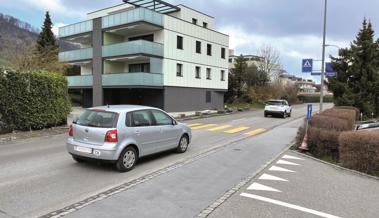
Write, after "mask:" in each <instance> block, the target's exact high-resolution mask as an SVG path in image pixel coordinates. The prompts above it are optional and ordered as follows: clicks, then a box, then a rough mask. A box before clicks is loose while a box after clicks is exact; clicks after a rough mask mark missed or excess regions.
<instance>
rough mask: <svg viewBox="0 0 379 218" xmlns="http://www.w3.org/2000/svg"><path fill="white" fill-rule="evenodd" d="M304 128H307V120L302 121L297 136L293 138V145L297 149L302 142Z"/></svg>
mask: <svg viewBox="0 0 379 218" xmlns="http://www.w3.org/2000/svg"><path fill="white" fill-rule="evenodd" d="M306 128H307V119H304V121H303V124H302V125H301V126H300V127H299V129H298V130H297V134H296V138H295V145H296V146H297V147H299V146H300V145H301V143H302V142H303V140H304V137H305V131H306Z"/></svg>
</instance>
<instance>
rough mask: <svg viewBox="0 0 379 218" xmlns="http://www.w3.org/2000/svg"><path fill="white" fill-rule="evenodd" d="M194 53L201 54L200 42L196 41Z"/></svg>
mask: <svg viewBox="0 0 379 218" xmlns="http://www.w3.org/2000/svg"><path fill="white" fill-rule="evenodd" d="M196 53H198V54H201V42H200V41H196Z"/></svg>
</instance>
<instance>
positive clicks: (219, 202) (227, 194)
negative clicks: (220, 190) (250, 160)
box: [194, 142, 295, 218]
mask: <svg viewBox="0 0 379 218" xmlns="http://www.w3.org/2000/svg"><path fill="white" fill-rule="evenodd" d="M294 144H295V143H294V142H291V143H289V144H288V145H287V146H286V147H285V148H284V149H283V150H282V151H281V152H280V153H279V154H277V155H275V157H274V158H272V159H271V160H269V161H268V162H267V163H266V164H265V165H263V166H262V167H260V168H259V169H258V170H257V171H255V172H254V173H253V174H251V175H250V176H248V177H246V178H244V179H243V180H242V181H241V182H240V183H238V184H237V185H236V186H234V187H233V188H231V189H230V190H229V191H227V192H225V194H224V195H222V196H221V197H220V198H218V199H217V200H216V201H215V202H214V203H212V204H211V205H209V206H208V207H207V208H205V209H204V210H203V211H201V212H200V213H199V214H198V215H197V216H195V217H194V218H206V217H208V216H209V215H210V214H211V213H213V211H214V210H216V209H217V208H218V207H219V206H221V205H222V204H223V203H224V202H225V201H227V200H228V199H229V198H230V197H232V195H233V194H235V193H236V192H238V190H240V189H241V188H242V187H243V186H244V185H246V184H247V183H249V182H250V181H251V180H252V179H254V178H256V177H257V175H259V174H260V173H261V172H262V171H263V170H265V169H266V168H267V167H268V166H270V165H271V164H272V163H273V162H274V161H275V160H277V159H279V157H280V156H281V155H282V154H284V153H285V152H287V151H288V150H289V148H290V147H292V146H293V145H294Z"/></svg>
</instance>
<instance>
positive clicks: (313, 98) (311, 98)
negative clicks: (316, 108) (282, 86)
mask: <svg viewBox="0 0 379 218" xmlns="http://www.w3.org/2000/svg"><path fill="white" fill-rule="evenodd" d="M297 98H298V99H299V101H300V102H302V103H318V102H320V96H319V95H299V96H297ZM333 99H334V98H333V96H330V95H327V96H324V99H323V100H324V102H325V103H333Z"/></svg>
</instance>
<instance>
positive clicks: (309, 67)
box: [301, 59, 313, 73]
mask: <svg viewBox="0 0 379 218" xmlns="http://www.w3.org/2000/svg"><path fill="white" fill-rule="evenodd" d="M301 66H302V72H303V73H312V71H313V59H303V61H302V64H301Z"/></svg>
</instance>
